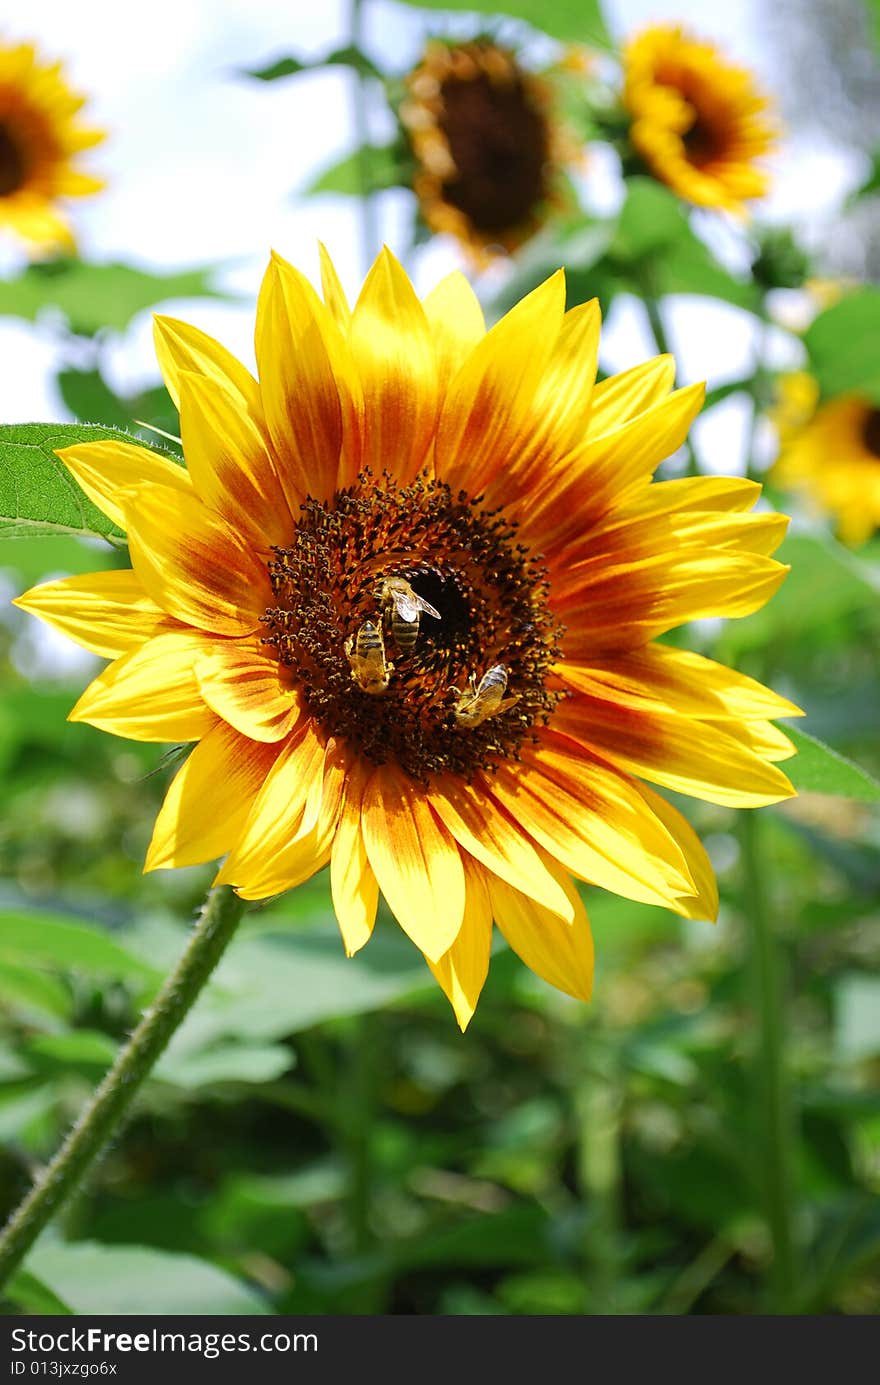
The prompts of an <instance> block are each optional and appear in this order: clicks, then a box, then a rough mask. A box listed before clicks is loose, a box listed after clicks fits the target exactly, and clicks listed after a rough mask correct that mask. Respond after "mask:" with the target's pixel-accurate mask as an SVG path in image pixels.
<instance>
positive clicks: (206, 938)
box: [0, 885, 245, 1287]
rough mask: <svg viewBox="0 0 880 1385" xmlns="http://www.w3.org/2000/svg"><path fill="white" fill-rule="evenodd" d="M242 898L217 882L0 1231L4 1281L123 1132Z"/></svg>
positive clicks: (231, 928) (0, 1278)
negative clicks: (154, 992) (146, 1003)
mask: <svg viewBox="0 0 880 1385" xmlns="http://www.w3.org/2000/svg"><path fill="white" fill-rule="evenodd" d="M244 907H245V906H244V902H243V900H240V899H239V898H238V896H237V895H235V894H233V892H232V890H231V889H230V888H229V887H228V886H227V885H222V886H220V887H219V888H217V889H214V890H211V891H210V893H209V894H208V897H207V899H206V901H205V904H204V906H203V908H202V912H201V915H200V917H199V920H198V922H197V924H196V926H195V928H194V930H193V933H192V936H191V938H190V940H189V943H188V944H187V947H186V951H185V952H184V954H183V956H182V957H181V959H180V961H179V963H178V964H177V967H176V968H175V970H174V971H173V972H172V973H171V975H170V976H169V977H168V979H167V980H166V982H165V984H164V986H163V987H162V989H161V990H160V992H159V994H158V996H157V997H156V1000H155V1001H154V1003H153V1004H152V1005H151V1006H150V1008H149V1009H148V1010H147V1011H145V1013H144V1016H143V1018H142V1019H141V1022H140V1024H139V1025H138V1026H137V1028H136V1029H135V1030H134V1032H133V1033H132V1035H131V1037H130V1038H129V1040H128V1042H127V1043H126V1044H125V1045H124V1046H123V1047H122V1048H121V1049H120V1051H119V1054H118V1055H117V1058H116V1061H115V1062H114V1064H113V1066H112V1067H111V1069H110V1071H109V1072H108V1073H107V1075H106V1077H105V1078H104V1080H103V1082H102V1083H101V1085H100V1086H99V1087H98V1089H97V1091H96V1092H95V1094H94V1096H93V1097H92V1099H91V1101H90V1102H89V1103H88V1105H87V1106H86V1107H85V1109H84V1110H83V1112H82V1113H81V1115H80V1117H79V1119H78V1120H77V1121H76V1124H75V1125H74V1126H73V1128H72V1129H71V1131H70V1133H69V1135H68V1136H67V1139H66V1140H65V1141H64V1144H63V1145H62V1146H61V1148H60V1150H59V1151H58V1153H57V1154H56V1155H55V1158H54V1159H53V1160H52V1162H51V1163H50V1164H49V1165H48V1166H47V1167H46V1168H45V1169H44V1170H43V1172H42V1173H41V1174H40V1176H39V1178H38V1179H37V1181H36V1183H35V1184H34V1186H33V1188H32V1189H31V1191H30V1192H29V1193H28V1195H27V1197H26V1198H25V1199H24V1201H23V1202H22V1203H21V1205H20V1206H19V1207H18V1208H17V1210H16V1211H15V1212H13V1214H12V1216H11V1217H10V1218H9V1221H8V1222H7V1224H6V1227H5V1229H4V1231H3V1234H2V1236H0V1287H2V1285H3V1284H5V1283H6V1281H7V1279H8V1278H9V1276H10V1275H11V1274H12V1273H13V1271H14V1270H15V1269H17V1268H18V1266H19V1265H20V1264H21V1262H22V1260H23V1259H24V1257H25V1256H26V1255H27V1253H28V1251H29V1250H30V1248H31V1246H32V1245H33V1243H34V1241H35V1240H36V1239H37V1237H38V1236H39V1234H40V1232H41V1231H42V1230H43V1228H44V1227H45V1226H46V1225H47V1224H48V1222H49V1221H51V1219H52V1218H53V1217H54V1216H55V1214H56V1213H57V1212H59V1211H61V1209H62V1208H63V1207H64V1206H65V1205H66V1204H67V1203H68V1202H69V1200H70V1198H71V1197H72V1196H73V1194H74V1193H75V1192H76V1190H77V1188H78V1187H79V1185H80V1183H81V1181H82V1179H83V1178H84V1177H85V1175H86V1173H87V1172H88V1170H89V1168H90V1167H91V1165H92V1164H93V1163H94V1161H95V1160H96V1159H97V1157H98V1155H99V1154H100V1153H101V1151H102V1150H103V1149H104V1147H105V1145H106V1144H107V1143H108V1141H109V1140H111V1139H112V1138H113V1137H114V1136H115V1135H116V1134H117V1133H118V1130H119V1127H120V1124H121V1122H122V1120H123V1119H124V1117H125V1116H126V1114H127V1112H128V1109H129V1107H130V1106H131V1104H132V1102H133V1101H134V1098H135V1096H136V1095H137V1093H138V1091H139V1090H140V1087H141V1085H142V1084H143V1082H144V1080H145V1079H146V1078H147V1077H148V1076H149V1074H150V1072H151V1070H152V1068H153V1065H154V1064H155V1062H156V1060H157V1059H158V1058H159V1057H160V1055H161V1054H162V1052H163V1051H164V1049H165V1047H166V1045H167V1044H168V1042H169V1040H170V1039H171V1036H172V1035H173V1034H174V1032H175V1030H176V1029H177V1028H178V1027H179V1025H180V1024H181V1022H182V1021H183V1020H184V1019H185V1018H186V1016H187V1014H188V1013H189V1011H190V1009H191V1008H192V1006H193V1003H194V1002H195V1000H196V998H197V996H198V995H199V992H200V991H201V990H202V987H203V986H204V985H205V982H206V981H207V980H208V978H209V976H210V975H211V973H212V972H213V970H214V968H215V966H216V965H217V963H218V962H219V960H220V958H221V957H222V955H223V953H224V951H225V949H226V946H227V944H228V943H229V941H230V940H231V938H232V935H233V934H234V932H235V930H236V927H237V925H238V921H239V919H240V918H241V915H242V913H243V912H244Z"/></svg>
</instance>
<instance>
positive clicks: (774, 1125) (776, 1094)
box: [740, 809, 797, 1313]
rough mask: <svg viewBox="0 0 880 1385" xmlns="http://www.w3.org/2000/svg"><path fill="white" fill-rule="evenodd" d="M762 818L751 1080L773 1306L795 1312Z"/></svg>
mask: <svg viewBox="0 0 880 1385" xmlns="http://www.w3.org/2000/svg"><path fill="white" fill-rule="evenodd" d="M764 826H765V824H764V822H763V821H762V820H761V818H760V817H759V815H758V811H757V810H755V809H746V810H744V811H743V812H741V813H740V841H741V845H742V853H743V867H744V875H745V902H746V911H747V913H748V922H749V941H750V954H751V955H750V959H749V960H750V972H751V986H752V997H753V999H752V1004H753V1009H754V1015H755V1019H756V1021H757V1026H758V1035H757V1047H756V1052H755V1056H754V1069H753V1083H754V1097H755V1111H756V1117H757V1122H758V1126H759V1132H760V1133H759V1144H758V1149H757V1151H756V1153H757V1155H758V1159H759V1161H760V1162H759V1166H758V1176H759V1180H760V1186H761V1193H762V1200H763V1203H764V1214H765V1216H766V1218H767V1225H768V1228H769V1231H770V1239H771V1241H772V1245H773V1263H772V1267H771V1272H770V1282H769V1285H768V1308H769V1309H770V1311H771V1312H774V1313H790V1312H792V1311H794V1308H793V1304H794V1297H795V1284H796V1278H797V1275H796V1264H795V1245H794V1231H793V1220H794V1217H793V1202H794V1191H793V1189H794V1133H795V1132H794V1114H793V1109H792V1101H791V1093H790V1089H789V1083H788V1072H787V1068H786V1059H785V1015H784V1009H783V1003H784V989H785V988H784V985H783V961H782V956H781V952H780V948H779V944H778V942H777V940H776V938H775V936H774V933H773V927H772V924H771V920H770V911H769V908H768V904H767V896H766V893H765V889H764V851H763V831H764Z"/></svg>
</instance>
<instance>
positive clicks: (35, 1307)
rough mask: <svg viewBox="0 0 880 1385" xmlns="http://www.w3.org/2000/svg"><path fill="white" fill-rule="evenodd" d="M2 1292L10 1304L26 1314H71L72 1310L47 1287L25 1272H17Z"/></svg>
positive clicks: (34, 1276)
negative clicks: (21, 1309)
mask: <svg viewBox="0 0 880 1385" xmlns="http://www.w3.org/2000/svg"><path fill="white" fill-rule="evenodd" d="M3 1292H4V1295H5V1296H6V1298H8V1299H9V1301H10V1302H11V1303H14V1304H15V1305H16V1306H17V1307H18V1308H23V1309H24V1310H25V1312H26V1313H39V1314H40V1315H41V1316H46V1315H49V1316H51V1315H52V1314H53V1313H58V1314H61V1315H70V1314H72V1313H73V1309H72V1308H68V1306H67V1304H66V1303H64V1302H63V1300H62V1299H60V1298H59V1297H58V1295H57V1294H54V1293H53V1292H52V1290H51V1289H50V1288H49V1287H48V1285H46V1284H44V1283H43V1282H42V1281H41V1280H39V1279H37V1277H36V1275H34V1274H30V1273H29V1272H28V1271H27V1270H17V1271H16V1273H15V1274H14V1275H13V1276H12V1278H11V1279H10V1281H9V1283H8V1284H7V1286H6V1288H5V1289H4V1291H3Z"/></svg>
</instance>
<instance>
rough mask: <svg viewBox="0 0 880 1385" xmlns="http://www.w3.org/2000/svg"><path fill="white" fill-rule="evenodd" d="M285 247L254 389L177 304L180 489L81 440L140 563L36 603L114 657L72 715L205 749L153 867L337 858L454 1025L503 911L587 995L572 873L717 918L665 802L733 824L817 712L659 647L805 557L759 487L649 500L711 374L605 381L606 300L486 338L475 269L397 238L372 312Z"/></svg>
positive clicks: (337, 869) (188, 775) (252, 878)
mask: <svg viewBox="0 0 880 1385" xmlns="http://www.w3.org/2000/svg"><path fill="white" fill-rule="evenodd" d="M323 282H324V301H323V302H322V301H321V300H320V299H319V297H318V296H317V294H316V293H315V291H314V290H313V289H312V287H311V286H310V284H309V282H308V281H307V280H306V279H305V278H304V277H303V276H302V275H301V274H300V273H298V272H297V270H295V269H294V268H292V267H291V266H290V265H289V264H287V263H286V262H285V261H284V260H282V259H280V258H278V257H275V258H273V260H272V262H271V264H270V267H269V270H268V273H267V275H266V278H265V280H264V284H263V287H262V290H261V294H260V300H259V304H258V308H257V330H256V351H257V362H258V368H259V383H258V382H257V380H255V379H254V378H253V377H252V376H251V375H250V374H249V373H248V371H247V370H245V368H244V367H243V366H242V365H240V364H239V363H238V362H237V361H236V360H235V359H234V358H233V357H232V356H230V355H229V353H228V352H227V351H226V350H224V348H223V347H222V346H220V345H218V343H217V342H215V341H213V340H212V339H211V338H210V337H208V336H205V335H204V334H203V333H202V332H200V331H198V330H196V329H195V328H194V327H191V326H187V325H186V324H184V323H182V322H178V321H175V320H173V319H170V318H158V319H157V322H156V340H157V346H158V355H159V361H160V364H161V366H162V369H163V372H164V376H165V380H166V382H167V384H168V388H169V390H170V392H171V394H172V395H173V397H174V399H175V401H177V402H179V406H180V411H181V432H182V439H183V449H184V453H185V455H186V461H187V470H184V469H183V468H182V467H181V466H179V465H177V464H176V463H175V462H174V461H173V460H172V459H170V458H169V457H166V456H162V455H161V454H159V453H157V452H153V451H150V450H148V449H146V448H144V447H142V446H139V445H135V444H134V443H123V442H116V441H105V442H98V443H90V444H82V445H77V446H74V447H70V448H67V449H65V450H64V451H63V452H60V453H59V456H61V458H62V460H63V461H64V463H65V464H66V466H67V467H68V469H69V470H70V472H71V473H72V474H73V476H74V477H75V478H76V480H77V481H78V482H79V484H80V486H81V487H82V488H83V490H84V491H85V492H86V494H87V495H89V496H90V497H91V498H92V499H93V500H94V501H95V502H96V503H97V504H98V505H100V507H101V508H102V509H103V511H104V512H105V513H106V514H107V515H108V516H109V517H111V518H112V519H114V520H115V521H117V522H118V523H119V524H120V525H122V526H123V527H124V528H125V529H126V531H127V533H128V536H129V542H130V549H131V559H132V565H133V566H132V570H131V571H117V572H102V573H99V574H95V575H92V576H88V577H73V578H68V579H65V580H62V581H55V582H50V583H48V584H46V585H45V586H41V587H36V588H34V589H33V590H32V591H30V592H28V593H27V594H26V595H25V596H23V597H21V598H20V600H19V602H18V604H19V605H20V606H23V607H24V608H25V609H26V610H28V611H31V612H33V613H35V614H36V615H39V616H41V617H42V618H43V619H44V620H47V621H49V623H50V624H52V625H54V626H55V627H56V628H57V629H59V630H61V631H63V632H65V633H66V634H68V635H70V636H72V637H73V638H74V639H75V640H77V641H78V642H79V643H81V644H83V645H85V647H86V648H88V649H91V650H94V651H95V652H97V653H98V654H101V655H104V656H106V657H109V658H110V659H112V660H113V662H112V663H111V664H110V665H109V666H108V667H107V668H106V669H105V670H104V672H103V673H101V674H100V675H99V676H98V677H97V678H96V679H95V681H94V682H93V683H92V684H91V686H90V687H89V688H88V689H87V691H86V692H85V694H84V695H83V697H82V698H81V699H80V701H79V702H78V703H77V705H76V707H75V708H74V710H73V712H72V713H71V717H72V719H73V720H74V721H86V722H89V723H91V724H92V725H93V726H97V727H100V728H103V729H104V730H107V731H110V732H113V733H114V734H116V735H119V736H128V737H132V738H134V739H136V740H145V741H165V742H168V741H181V742H189V741H194V742H196V745H195V748H194V749H193V751H192V753H191V754H190V756H189V758H188V760H187V761H186V763H185V764H184V765H183V767H182V768H181V769H180V770H179V771H178V773H177V775H176V777H175V779H174V780H173V782H172V783H171V786H170V788H169V790H168V794H167V797H166V799H165V802H164V805H163V807H162V809H161V810H160V813H159V816H158V819H157V822H156V826H155V832H154V835H153V839H152V843H151V845H150V848H149V853H148V857H147V862H146V868H147V869H148V870H155V869H156V868H157V867H170V866H188V865H193V864H196V863H199V862H204V861H210V860H215V859H217V858H219V857H225V860H224V861H223V864H222V867H221V869H220V872H219V875H218V877H217V879H218V881H219V882H225V883H227V884H230V885H232V886H234V887H235V888H236V889H237V891H238V892H239V894H240V895H242V896H243V897H244V898H246V899H253V900H258V899H264V898H266V897H268V896H272V895H276V894H278V893H279V892H281V891H283V890H287V889H291V888H293V887H294V886H295V885H297V884H298V883H300V882H301V881H303V880H305V879H307V878H308V877H309V876H311V875H312V874H314V872H316V871H317V870H319V869H320V868H321V867H322V866H324V865H326V864H328V863H329V866H330V886H331V891H332V898H333V903H334V907H335V911H336V916H337V918H338V921H339V925H340V929H341V932H342V937H343V941H344V944H345V948H346V950H347V952H348V953H354V952H356V951H357V950H358V948H360V947H361V946H363V944H364V943H366V942H367V940H368V938H369V937H370V934H371V931H372V929H373V925H374V922H375V918H376V908H377V899H378V895H379V892H380V891H381V893H382V895H383V896H384V898H385V900H386V901H387V904H388V905H389V907H390V909H391V911H392V913H393V914H394V915H395V916H396V918H397V920H398V922H399V923H400V925H401V927H402V928H403V929H404V931H405V932H406V933H407V934H408V935H409V937H410V938H411V939H412V941H413V942H414V943H415V944H416V946H417V947H418V948H420V949H421V951H422V952H423V954H424V956H425V958H426V960H427V962H428V964H429V966H430V967H431V970H432V971H433V973H434V975H435V976H436V978H437V980H438V982H439V983H440V985H441V987H442V988H443V990H444V991H445V992H446V994H447V996H448V997H449V999H450V1000H451V1002H452V1005H453V1007H454V1009H455V1013H456V1016H457V1017H458V1020H459V1023H460V1024H461V1026H462V1027H464V1026H465V1025H466V1024H467V1022H468V1020H469V1019H470V1017H471V1015H472V1013H473V1011H474V1007H475V1006H476V1003H477V998H478V995H479V992H480V989H481V987H482V985H483V981H484V979H485V976H486V971H487V967H488V963H489V947H490V935H491V930H492V923H493V920H494V922H495V923H496V924H497V925H498V927H499V929H500V930H501V932H502V934H503V935H504V937H505V938H506V939H507V941H508V943H509V944H510V946H511V947H512V948H513V949H514V951H515V952H517V953H518V954H519V956H520V957H521V958H522V960H523V961H524V962H525V963H526V964H527V965H528V966H529V967H531V968H532V969H533V970H534V971H535V972H537V973H538V974H539V975H540V976H542V977H544V978H545V979H546V980H547V981H549V982H550V983H551V984H552V985H554V986H557V987H559V988H560V989H561V990H563V991H566V992H568V993H569V994H571V995H573V996H578V997H583V998H586V997H587V996H588V995H589V993H590V986H591V977H592V969H593V951H592V944H591V941H590V929H589V925H588V921H587V916H586V913H585V910H584V905H583V902H582V900H581V896H580V894H579V893H578V891H577V889H576V888H575V886H574V883H573V878H572V877H577V878H578V879H581V880H585V881H589V882H591V883H592V884H594V885H598V886H602V887H604V888H605V889H608V890H613V891H616V892H617V893H618V894H621V895H624V896H626V897H627V898H629V899H634V900H641V901H645V902H647V903H650V904H657V905H663V906H667V907H669V908H671V909H674V910H676V911H678V912H679V913H681V914H684V915H686V916H688V917H699V918H706V917H714V915H715V912H716V906H717V892H716V887H715V883H714V880H713V876H712V870H711V868H710V865H709V861H708V859H707V857H706V854H705V852H704V850H703V848H702V846H701V845H700V843H699V841H698V839H697V837H696V836H695V834H694V832H693V831H692V829H691V828H690V827H689V825H688V823H687V822H686V821H685V819H684V818H683V817H682V816H681V814H680V813H679V812H678V811H677V810H676V809H675V808H674V807H673V806H672V805H671V804H670V803H669V802H667V800H666V799H665V798H664V797H662V796H661V794H659V793H658V792H656V791H655V789H654V788H652V787H649V784H648V783H643V782H642V780H647V781H650V783H651V784H656V785H659V786H660V787H661V788H666V789H672V790H675V791H678V792H682V793H689V794H693V795H694V796H696V797H697V798H705V799H709V800H711V801H712V802H717V803H723V804H732V805H734V806H738V807H748V806H755V805H759V804H764V803H772V802H775V801H776V800H778V799H782V798H786V797H787V796H789V795H790V794H791V793H792V789H791V786H790V785H789V782H788V780H787V779H786V778H785V776H784V775H783V774H782V773H781V772H780V770H779V769H778V768H776V766H775V765H774V763H773V762H774V761H776V760H780V759H783V758H785V757H786V756H787V755H789V754H790V753H791V745H790V742H789V741H787V739H786V737H785V736H784V735H782V734H781V732H779V731H778V730H777V729H776V728H775V727H773V726H772V725H771V718H773V717H777V716H788V715H792V714H794V713H795V711H796V709H795V708H793V707H792V706H791V705H790V704H789V703H787V702H785V701H784V700H783V699H782V698H780V697H778V696H776V695H775V694H774V693H772V692H770V691H768V690H767V689H766V688H763V687H762V686H761V685H760V684H758V683H756V682H754V681H753V680H751V679H750V678H747V677H744V676H743V675H741V674H738V673H734V672H732V671H731V670H729V669H727V668H724V667H722V666H721V665H719V664H717V663H714V662H712V661H711V660H709V659H706V658H703V657H701V656H700V655H697V654H693V653H688V652H687V651H685V650H682V649H677V648H673V647H671V646H669V645H664V644H662V643H657V642H655V641H656V637H657V636H660V635H662V634H663V633H664V632H665V631H667V630H669V629H671V628H672V627H673V626H676V625H678V624H680V623H681V622H683V621H687V620H691V619H694V618H697V617H702V616H709V615H725V616H742V615H747V614H748V613H749V612H751V611H754V610H755V609H756V608H758V607H759V606H761V605H763V603H764V602H765V601H766V600H767V599H768V597H769V596H770V595H771V593H772V592H773V591H775V589H776V588H777V586H778V585H779V583H780V581H781V580H782V578H783V576H784V574H785V571H786V569H785V568H784V567H782V566H781V565H780V564H779V563H777V562H775V561H774V560H773V559H772V558H771V557H770V556H769V554H770V553H771V552H772V551H773V549H774V548H775V547H776V545H777V544H778V543H779V541H780V539H781V537H782V534H783V531H784V529H785V525H786V520H785V518H784V517H780V516H778V515H776V514H751V513H749V511H750V509H751V507H752V505H753V503H754V501H755V498H756V496H757V495H758V493H759V487H758V486H757V485H756V484H754V483H753V482H750V481H743V480H724V479H718V478H715V477H701V478H695V479H692V480H677V481H665V482H661V483H658V484H651V478H652V472H653V470H654V468H655V467H656V466H657V464H658V463H659V462H660V461H661V460H662V459H663V458H664V457H666V456H667V455H668V454H669V453H670V452H672V451H673V450H674V449H675V448H677V447H679V446H680V445H681V443H682V441H683V440H684V437H685V434H686V433H687V430H688V427H689V425H690V423H691V421H692V419H693V418H694V416H695V414H696V413H697V411H698V410H699V407H700V403H701V400H702V398H703V387H702V386H696V385H694V386H689V387H688V388H686V389H680V390H672V381H673V375H674V362H673V361H672V360H671V358H669V357H659V358H658V359H656V360H652V361H649V362H648V363H647V364H646V365H642V366H638V367H636V368H635V369H633V370H629V371H627V372H625V373H623V374H621V375H616V376H614V377H612V378H610V379H608V380H605V381H603V382H602V383H601V384H594V380H595V373H596V360H597V351H598V342H599V310H598V306H597V304H596V302H595V301H593V302H591V303H586V304H583V305H581V306H579V307H576V308H573V309H572V310H571V311H570V312H565V282H564V275H563V273H562V271H559V272H558V273H557V274H555V275H554V276H553V277H552V278H550V279H548V280H547V281H546V282H545V283H544V284H542V285H541V287H539V288H538V289H536V290H535V291H534V292H533V293H531V294H529V295H528V297H526V298H524V299H523V300H522V301H521V302H520V303H519V304H518V305H517V306H516V307H515V308H514V309H513V310H512V311H511V312H510V313H508V314H507V315H506V316H505V317H504V318H502V319H501V321H499V322H498V323H497V324H496V326H494V327H493V328H492V329H491V331H489V332H487V331H486V330H485V327H484V323H483V318H482V314H481V311H480V308H479V305H478V303H477V300H476V298H475V296H474V294H473V291H472V290H471V288H470V287H469V285H468V283H467V281H466V280H465V279H464V277H463V276H461V275H460V274H452V275H451V276H449V277H448V278H447V279H445V280H443V281H442V282H441V283H440V284H439V285H438V286H437V288H435V289H434V290H433V291H432V292H431V293H430V294H429V295H428V296H427V298H426V299H425V300H424V302H420V301H419V300H418V298H417V297H416V295H415V293H414V291H413V288H412V286H411V284H410V282H409V279H408V278H407V276H406V274H405V273H404V271H403V270H402V269H401V267H400V265H399V264H398V263H397V261H396V260H395V259H394V258H393V256H392V255H390V254H389V253H388V252H387V251H383V252H382V254H381V255H380V256H379V257H378V259H377V261H376V263H375V264H374V266H373V268H372V270H371V271H370V273H369V275H368V277H367V279H366V282H365V284H364V287H363V289H362V292H361V294H360V297H359V299H358V301H357V304H356V306H355V308H354V310H353V311H351V310H350V309H349V306H348V304H347V302H346V300H345V297H344V295H343V292H342V290H341V288H340V285H339V282H338V279H337V277H336V275H335V272H334V270H333V266H332V264H331V263H330V261H329V259H328V258H327V257H326V256H324V260H323Z"/></svg>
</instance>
